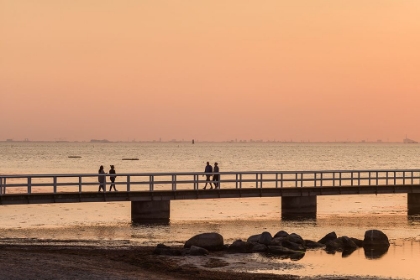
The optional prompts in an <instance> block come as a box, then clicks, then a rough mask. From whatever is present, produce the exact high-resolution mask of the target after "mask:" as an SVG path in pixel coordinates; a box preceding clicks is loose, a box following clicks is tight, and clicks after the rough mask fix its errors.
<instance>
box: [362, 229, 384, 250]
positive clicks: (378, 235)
mask: <svg viewBox="0 0 420 280" xmlns="http://www.w3.org/2000/svg"><path fill="white" fill-rule="evenodd" d="M378 245H383V246H389V240H388V237H387V236H386V234H385V233H383V232H382V231H380V230H376V229H371V230H368V231H366V232H365V239H363V247H365V246H378Z"/></svg>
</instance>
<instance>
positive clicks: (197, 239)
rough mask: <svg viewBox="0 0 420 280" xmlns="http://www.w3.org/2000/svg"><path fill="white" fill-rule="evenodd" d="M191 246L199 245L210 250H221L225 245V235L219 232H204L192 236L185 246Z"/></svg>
mask: <svg viewBox="0 0 420 280" xmlns="http://www.w3.org/2000/svg"><path fill="white" fill-rule="evenodd" d="M191 246H197V247H201V248H204V249H207V250H209V251H221V250H223V249H224V248H225V247H224V242H223V236H221V235H220V234H218V233H215V232H211V233H202V234H198V235H196V236H193V237H191V238H190V239H189V240H188V241H187V242H185V244H184V248H190V247H191Z"/></svg>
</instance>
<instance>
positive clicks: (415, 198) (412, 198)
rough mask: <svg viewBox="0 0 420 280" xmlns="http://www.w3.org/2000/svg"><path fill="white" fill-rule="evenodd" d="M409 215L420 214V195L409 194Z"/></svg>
mask: <svg viewBox="0 0 420 280" xmlns="http://www.w3.org/2000/svg"><path fill="white" fill-rule="evenodd" d="M407 214H408V215H416V214H420V193H408V194H407Z"/></svg>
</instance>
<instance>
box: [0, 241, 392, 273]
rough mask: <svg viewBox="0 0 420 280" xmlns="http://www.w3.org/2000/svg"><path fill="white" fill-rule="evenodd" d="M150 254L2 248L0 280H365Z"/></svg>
mask: <svg viewBox="0 0 420 280" xmlns="http://www.w3.org/2000/svg"><path fill="white" fill-rule="evenodd" d="M153 250H154V247H148V246H132V247H131V246H128V247H125V248H121V247H119V248H115V247H97V246H80V245H73V244H69V245H67V246H63V245H56V244H41V245H40V244H2V245H0V271H1V274H0V279H16V280H18V279H19V280H20V279H164V280H169V279H209V280H210V279H214V280H216V279H244V280H251V279H283V280H284V279H305V280H309V279H340V280H344V279H352V280H355V279H366V277H363V278H361V277H356V276H340V275H333V276H331V275H325V276H317V277H299V276H297V275H292V274H285V275H274V274H256V273H246V272H235V271H233V270H234V269H237V267H238V266H240V265H246V263H243V262H242V263H241V262H235V261H233V262H231V263H229V262H226V261H225V260H224V259H225V257H226V255H230V256H228V258H229V259H231V260H234V258H235V256H234V255H231V254H226V253H224V252H219V253H211V254H210V255H209V256H205V257H200V258H201V260H198V259H197V258H196V257H189V256H184V257H168V256H158V255H154V254H153ZM220 268H223V270H224V271H221V270H220ZM370 279H395V278H378V277H372V278H370Z"/></svg>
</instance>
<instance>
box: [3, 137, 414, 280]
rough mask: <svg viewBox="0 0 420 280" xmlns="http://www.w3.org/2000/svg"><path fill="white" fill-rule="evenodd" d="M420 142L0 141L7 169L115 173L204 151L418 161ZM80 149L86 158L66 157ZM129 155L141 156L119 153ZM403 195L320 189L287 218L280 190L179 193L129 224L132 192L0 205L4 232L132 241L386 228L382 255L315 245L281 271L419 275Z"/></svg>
mask: <svg viewBox="0 0 420 280" xmlns="http://www.w3.org/2000/svg"><path fill="white" fill-rule="evenodd" d="M419 152H420V146H419V145H404V144H385V143H382V144H336V143H319V144H315V143H313V144H311V143H289V144H284V143H196V144H194V145H193V144H191V143H94V144H93V143H53V142H51V143H50V142H39V143H35V142H11V143H10V142H1V143H0V154H1V155H2V156H1V158H0V170H1V173H2V174H41V173H43V174H63V173H71V174H75V173H84V174H85V173H97V170H98V168H99V166H100V165H104V166H105V169H106V171H108V167H109V165H110V164H113V165H115V168H116V171H117V173H118V172H119V173H131V172H132V173H138V172H202V171H203V170H204V166H205V163H206V161H210V162H212V163H213V162H215V161H217V162H218V163H219V166H220V171H221V172H225V171H258V170H260V171H272V170H302V171H304V170H350V169H351V170H357V169H360V170H363V169H371V170H377V169H416V168H418V166H420V158H419V157H418V155H419ZM74 155H78V156H80V157H81V158H68V156H74ZM127 157H136V158H139V160H138V161H126V160H122V159H123V158H127ZM201 187H202V186H201ZM406 203H407V202H406V195H391V194H387V195H377V196H376V195H353V196H319V197H318V214H317V219H316V220H308V221H282V220H281V219H280V215H281V213H280V207H281V205H280V198H250V199H221V200H191V201H172V202H171V223H170V225H167V226H165V225H159V226H132V225H131V224H130V203H129V202H121V203H115V202H112V203H111V202H110V203H75V204H47V205H16V206H0V211H1V212H0V213H1V214H0V216H1V220H2V221H1V223H0V236H1V237H2V238H3V239H2V240H3V241H2V242H11V241H10V240H9V238H12V239H13V242H18V241H17V240H15V238H24V239H25V240H30V239H31V238H37V239H52V240H57V241H60V240H82V241H83V240H90V241H89V242H99V243H100V242H113V243H114V245H116V246H123V245H124V246H125V245H127V244H128V243H127V242H131V243H134V244H148V245H155V244H157V243H160V242H163V243H165V244H183V243H184V242H185V241H186V240H187V239H189V238H190V237H191V236H193V235H195V234H198V233H202V232H212V231H215V232H219V233H220V234H222V235H223V236H224V238H225V242H226V243H232V242H233V241H234V240H236V239H243V240H244V239H247V238H248V237H249V236H250V235H253V234H259V233H261V232H262V231H269V232H271V234H273V235H274V234H275V233H276V232H277V231H279V230H285V231H287V232H289V233H292V232H295V233H298V234H300V235H301V236H302V237H303V238H304V239H311V240H315V241H317V240H319V239H321V238H322V237H323V236H324V235H325V234H327V233H329V232H331V231H335V232H336V233H337V235H338V236H343V235H347V236H350V237H355V238H359V239H363V237H364V232H365V231H366V230H369V229H379V230H382V231H384V233H385V234H387V236H388V238H390V240H391V242H392V245H391V247H390V249H389V251H388V252H387V253H386V254H385V255H384V256H382V257H381V258H380V259H374V260H369V259H368V258H366V256H365V254H364V252H363V249H359V250H357V251H356V252H354V253H353V254H352V255H350V256H349V257H346V258H342V257H341V254H335V255H327V254H325V252H323V251H322V252H321V251H308V252H307V253H306V255H305V257H304V258H303V259H301V260H299V261H298V262H299V263H300V264H304V265H306V269H300V270H297V271H293V272H291V271H287V270H286V271H277V272H276V273H294V274H299V275H317V274H359V275H379V276H390V277H391V276H392V277H397V276H398V277H406V278H414V279H416V277H417V274H416V273H417V272H416V271H413V269H414V267H415V263H418V261H419V260H420V247H419V239H420V235H419V233H420V217H416V216H410V217H408V216H407V212H406V209H407V205H406ZM4 238H6V239H4ZM118 244H119V245H118ZM320 256H322V257H320ZM244 258H245V257H244ZM258 260H259V261H261V259H258ZM254 261H255V260H254ZM273 261H274V260H273ZM283 261H285V262H287V261H286V260H282V261H281V262H283ZM274 262H275V261H274ZM391 263H392V266H391ZM373 264H375V265H373ZM309 267H310V268H309ZM349 267H350V268H349ZM352 267H357V271H356V270H352V269H351V268H352ZM391 267H392V269H391ZM410 267H411V268H410ZM271 272H272V271H271Z"/></svg>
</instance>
